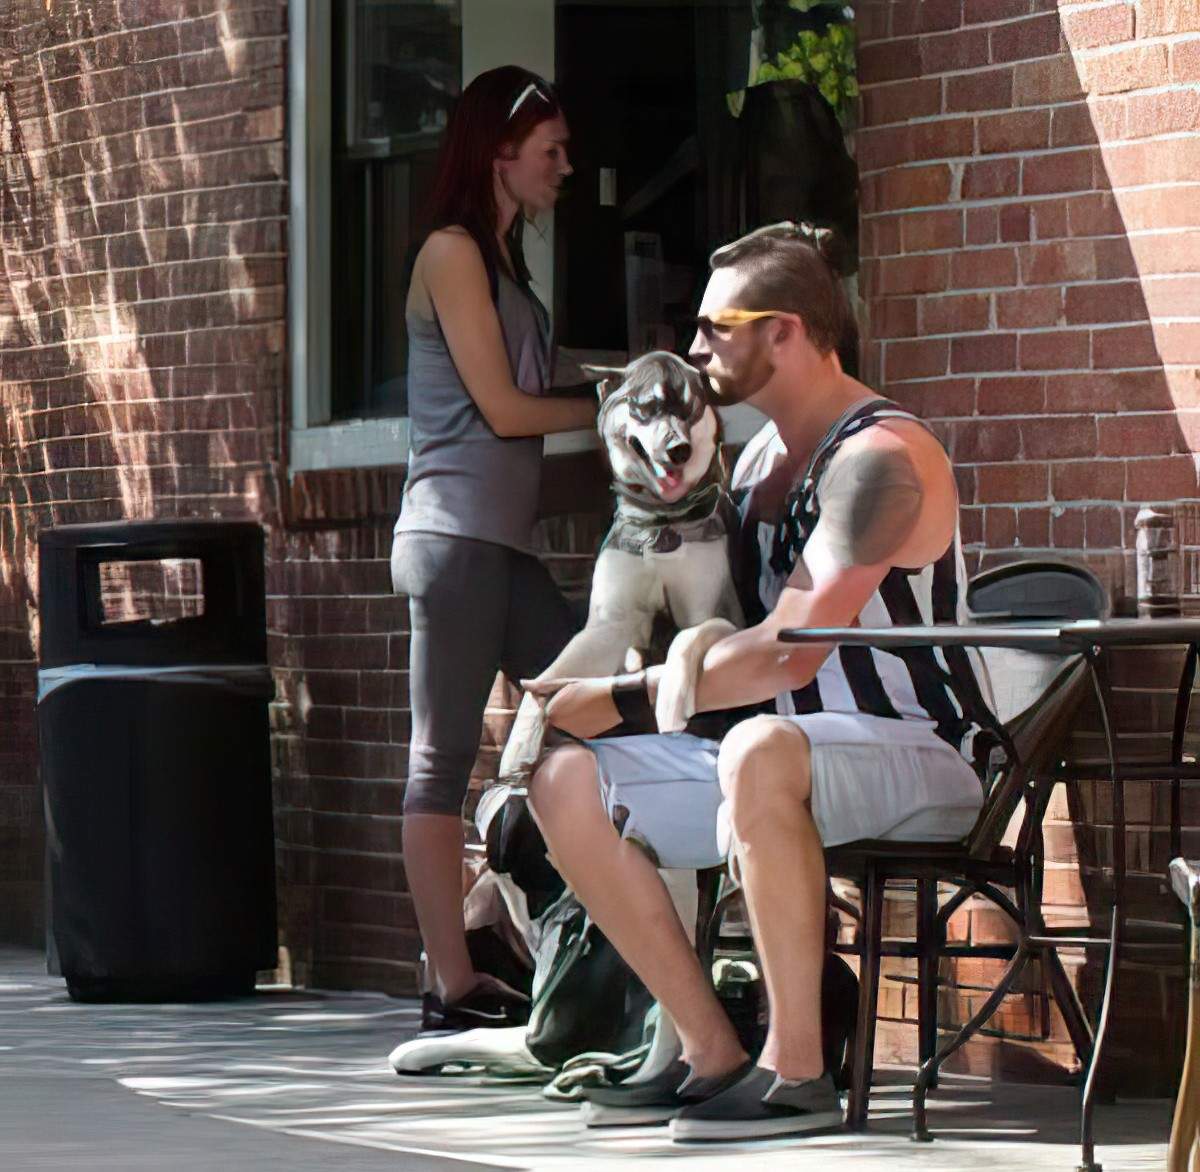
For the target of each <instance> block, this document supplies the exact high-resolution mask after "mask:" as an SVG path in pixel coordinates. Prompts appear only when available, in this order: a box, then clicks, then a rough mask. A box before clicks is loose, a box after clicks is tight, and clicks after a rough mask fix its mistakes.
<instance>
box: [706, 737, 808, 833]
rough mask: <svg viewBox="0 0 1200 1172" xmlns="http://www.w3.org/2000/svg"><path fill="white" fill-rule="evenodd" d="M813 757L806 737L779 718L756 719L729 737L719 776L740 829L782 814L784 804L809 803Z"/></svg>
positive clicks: (718, 764) (732, 814) (721, 756)
mask: <svg viewBox="0 0 1200 1172" xmlns="http://www.w3.org/2000/svg"><path fill="white" fill-rule="evenodd" d="M811 753H812V749H811V746H810V745H809V742H808V737H807V736H805V735H804V733H803V731H801V729H800V728H799V727H798V726H797V725H795V724H793V723H792V722H791V721H789V720H785V719H783V718H782V717H779V716H755V717H752V718H751V719H750V720H746V721H743V722H742V723H741V724H739V725H737V726H736V727H735V728H734V729H733V730H732V731H730V733H729V734H728V735H727V736H726V737H725V739H724V741H722V743H721V751H720V754H719V756H718V757H717V772H718V775H719V776H720V779H721V790H722V792H723V793H724V794H725V797H726V798H727V799H728V801H729V806H730V815H731V817H732V819H733V823H734V827H735V829H736V828H737V827H738V826H739V824H740V825H741V826H743V827H744V826H746V825H749V824H750V823H752V822H753V821H754V820H756V819H757V818H758V816H759V815H760V814H768V815H769V814H771V813H772V812H774V813H778V812H779V811H780V804H781V803H795V802H801V803H803V802H807V801H808V798H809V795H810V793H811V778H812V770H811Z"/></svg>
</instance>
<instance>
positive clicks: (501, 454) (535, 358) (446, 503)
mask: <svg viewBox="0 0 1200 1172" xmlns="http://www.w3.org/2000/svg"><path fill="white" fill-rule="evenodd" d="M496 311H497V313H498V315H499V317H500V328H501V332H502V333H503V335H504V345H505V349H507V351H508V362H509V367H510V368H511V370H512V377H513V382H514V383H516V385H517V386H518V387H520V389H521V390H522V391H524V392H525V393H526V394H530V395H541V394H544V393H545V391H546V389H547V387H548V385H549V381H550V320H549V315H548V314H547V313H546V310H545V308H544V307H543V306H542V305H541V303H540V302H539V301H538V300H537V298H536V297H534V296H533V295H532V294H529V293H526V292H525V291H524V290H523V289H522V288H521V287H520V286H519V285H518V284H517V283H516V282H515V281H514V280H513V279H512V278H511V277H510V276H509V275H508V274H507V273H505V272H504V271H503V270H501V271H500V273H499V275H498V288H497V298H496ZM407 324H408V338H409V343H408V345H409V349H408V413H409V457H408V479H407V481H406V482H405V486H404V497H403V500H402V501H401V505H400V517H399V519H398V520H397V522H396V528H395V531H396V532H397V533H411V532H422V533H442V534H446V535H449V536H452V537H473V538H476V539H478V540H480V541H491V542H494V543H496V544H498V545H507V546H511V547H512V548H513V549H518V550H522V551H525V552H528V551H529V550H530V543H531V539H532V530H533V521H534V515H535V513H536V511H537V500H538V488H539V485H540V481H541V468H542V437H541V436H540V435H539V436H522V437H520V438H516V439H502V438H500V437H499V436H498V435H496V433H495V432H494V431H492V429H491V428H490V427H489V426H488V424H487V421H486V420H485V419H484V418H483V415H482V413H481V412H480V410H479V408H478V407H476V406H475V401H474V400H473V399H472V398H471V396H470V394H469V393H468V392H467V388H466V387H465V386H464V385H463V381H462V379H461V378H460V377H459V374H458V370H457V369H456V367H455V365H454V360H453V359H452V358H451V357H450V351H449V350H448V348H447V346H446V338H445V335H444V334H443V333H442V327H441V323H440V322H438V321H437V319H436V317H435V318H434V320H432V321H426V320H424V319H422V318H419V317H416V316H413V315H411V314H410V315H409V316H408V318H407Z"/></svg>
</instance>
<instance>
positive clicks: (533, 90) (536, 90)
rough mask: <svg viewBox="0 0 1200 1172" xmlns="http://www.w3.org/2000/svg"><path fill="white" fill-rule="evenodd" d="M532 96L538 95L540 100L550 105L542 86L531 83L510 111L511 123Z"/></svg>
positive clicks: (518, 96) (509, 118)
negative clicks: (526, 100)
mask: <svg viewBox="0 0 1200 1172" xmlns="http://www.w3.org/2000/svg"><path fill="white" fill-rule="evenodd" d="M530 94H536V95H537V96H538V97H539V98H541V99H542V101H543V102H546V103H549V101H550V99H549V98H548V97H547V96H546V95H545V94H544V93H542V89H541V86H539V85H538V83H537V82H536V81H531V82H530V83H529V84H528V85H527V86H526V87H525V88H524V89H523V90H522V91H521V92H520V94H518V95H517V100H516V101H515V102H513V104H512V109H511V110H509V112H508V120H509V122H511V121H512V120H513V117H514V115H515V114H516V112H517V111H518V110H519V109H520V108H521V106H522V105H523V104H524V102H525V99H526V98H528V97H529V95H530Z"/></svg>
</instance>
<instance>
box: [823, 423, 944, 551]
mask: <svg viewBox="0 0 1200 1172" xmlns="http://www.w3.org/2000/svg"><path fill="white" fill-rule="evenodd" d="M817 497H818V500H819V502H820V506H821V521H822V526H823V530H824V532H825V535H826V540H827V541H828V542H829V544H830V548H831V550H832V551H833V552H834V554H835V556H836V557H837V558H838V559H839V561H841V562H842V563H843V564H845V565H876V564H883V563H889V564H891V565H898V566H916V565H924V564H926V563H928V562H930V561H933V560H934V559H936V558H937V557H939V556H941V554H942V553H943V552H944V551H945V549H946V547H947V545H948V544H949V542H950V540H951V539H952V538H953V535H954V527H955V518H956V516H957V511H958V495H957V491H956V488H955V483H954V473H953V469H952V468H951V466H950V461H949V459H948V458H947V456H946V453H945V451H944V450H943V449H942V446H941V444H940V443H938V441H937V438H936V437H935V436H933V435H932V434H930V433H929V432H928V431H927V430H926V429H925V428H924V427H922V426H921V425H920V424H919V423H915V422H913V421H910V420H891V419H889V420H887V421H886V422H884V421H880V422H879V423H878V424H877V425H875V426H873V427H870V428H866V429H864V430H863V431H862V432H860V433H859V434H858V435H855V436H852V437H851V438H850V439H848V440H846V441H845V442H844V443H843V444H842V446H841V447H840V448H839V449H838V451H837V453H836V455H835V456H834V457H833V459H832V460H830V462H829V467H828V468H827V469H826V471H825V473H824V475H823V476H822V477H821V481H820V483H819V484H818V486H817Z"/></svg>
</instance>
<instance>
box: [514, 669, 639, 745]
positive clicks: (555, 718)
mask: <svg viewBox="0 0 1200 1172" xmlns="http://www.w3.org/2000/svg"><path fill="white" fill-rule="evenodd" d="M612 685H613V679H612V677H611V676H599V677H596V678H594V679H579V678H563V679H556V680H522V681H521V687H522V688H523V689H524V690H525V691H526V692H527V693H528V694H529V695H530V696H533V697H534V698H535V699H536V700H537V701H538V702H539V703H540V704H542V706H543V707H544V708H545V710H546V719H547V720H548V721H549V722H550V723H551V724H552V725H553V726H554V727H555V728H560V729H562V730H563V732H567V733H570V734H571V735H572V736H573V737H594V736H598V735H599V734H600V733H602V732H604V731H605V730H607V729H610V728H612V727H613V725H615V724H619V723H620V721H621V714H620V713H619V712H618V711H617V706H616V704H614V703H613V698H612Z"/></svg>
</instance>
